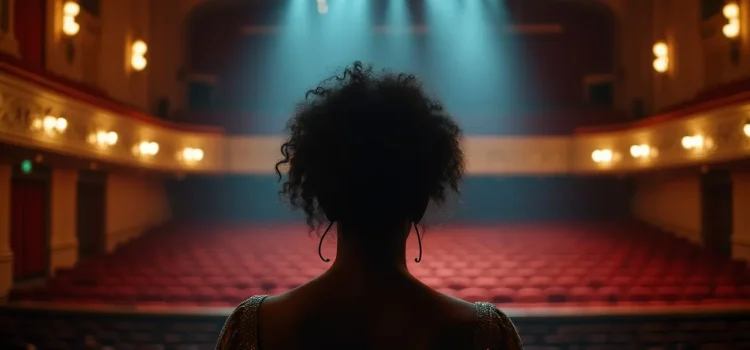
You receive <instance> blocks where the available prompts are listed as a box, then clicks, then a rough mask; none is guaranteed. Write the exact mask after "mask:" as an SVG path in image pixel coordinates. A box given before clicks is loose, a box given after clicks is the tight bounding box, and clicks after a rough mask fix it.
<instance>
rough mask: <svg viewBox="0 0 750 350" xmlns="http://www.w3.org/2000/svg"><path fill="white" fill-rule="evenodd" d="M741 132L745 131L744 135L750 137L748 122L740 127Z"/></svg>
mask: <svg viewBox="0 0 750 350" xmlns="http://www.w3.org/2000/svg"><path fill="white" fill-rule="evenodd" d="M742 132H744V133H745V136H747V137H750V123H747V124H745V126H743V127H742Z"/></svg>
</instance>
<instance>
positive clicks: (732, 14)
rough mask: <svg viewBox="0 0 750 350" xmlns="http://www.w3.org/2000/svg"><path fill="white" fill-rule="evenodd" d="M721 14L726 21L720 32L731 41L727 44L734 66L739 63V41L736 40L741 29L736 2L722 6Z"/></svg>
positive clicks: (738, 6) (738, 8) (738, 7)
mask: <svg viewBox="0 0 750 350" xmlns="http://www.w3.org/2000/svg"><path fill="white" fill-rule="evenodd" d="M721 12H722V14H723V15H724V18H726V19H727V24H725V25H724V27H722V28H721V32H722V33H724V36H725V37H727V38H729V39H730V40H731V42H730V43H729V45H730V46H729V50H730V51H729V57H730V59H731V60H732V63H734V64H735V65H736V64H739V63H740V41H739V40H737V39H738V38H739V36H740V30H741V29H742V28H741V27H740V5H738V4H737V3H736V2H729V3H727V4H726V5H724V8H722V10H721Z"/></svg>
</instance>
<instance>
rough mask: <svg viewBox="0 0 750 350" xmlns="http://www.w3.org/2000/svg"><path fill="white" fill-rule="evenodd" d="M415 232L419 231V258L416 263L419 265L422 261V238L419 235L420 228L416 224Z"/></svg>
mask: <svg viewBox="0 0 750 350" xmlns="http://www.w3.org/2000/svg"><path fill="white" fill-rule="evenodd" d="M414 230H415V231H417V243H418V244H419V256H418V257H417V258H416V259H414V261H415V262H417V263H419V262H420V261H422V236H420V235H419V227H418V226H417V223H416V222H415V223H414Z"/></svg>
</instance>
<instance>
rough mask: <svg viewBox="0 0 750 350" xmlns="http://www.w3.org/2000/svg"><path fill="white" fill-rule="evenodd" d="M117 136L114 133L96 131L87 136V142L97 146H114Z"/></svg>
mask: <svg viewBox="0 0 750 350" xmlns="http://www.w3.org/2000/svg"><path fill="white" fill-rule="evenodd" d="M118 138H119V136H118V135H117V133H116V132H114V131H103V130H100V131H97V132H95V133H93V134H91V135H89V142H90V143H92V144H95V145H99V146H103V147H106V146H114V145H115V144H116V143H117V139H118Z"/></svg>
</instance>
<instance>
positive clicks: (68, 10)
mask: <svg viewBox="0 0 750 350" xmlns="http://www.w3.org/2000/svg"><path fill="white" fill-rule="evenodd" d="M79 13H81V5H79V4H78V3H77V2H75V1H66V2H65V4H63V22H62V31H63V33H65V35H68V36H74V35H76V34H78V32H79V31H80V30H81V25H80V24H78V22H76V17H78V14H79Z"/></svg>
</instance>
